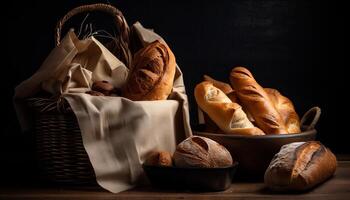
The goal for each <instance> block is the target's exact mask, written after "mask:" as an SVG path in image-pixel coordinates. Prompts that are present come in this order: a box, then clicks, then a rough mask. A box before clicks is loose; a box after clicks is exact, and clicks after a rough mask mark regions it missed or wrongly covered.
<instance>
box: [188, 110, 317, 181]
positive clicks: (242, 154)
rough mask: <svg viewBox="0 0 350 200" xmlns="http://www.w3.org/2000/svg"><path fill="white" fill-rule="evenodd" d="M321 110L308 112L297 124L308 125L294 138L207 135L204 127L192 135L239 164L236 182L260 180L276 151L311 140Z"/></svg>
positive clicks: (314, 135) (280, 136)
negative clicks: (226, 152)
mask: <svg viewBox="0 0 350 200" xmlns="http://www.w3.org/2000/svg"><path fill="white" fill-rule="evenodd" d="M320 113H321V110H320V109H319V108H318V107H315V108H312V109H310V110H309V111H308V112H307V113H305V115H304V116H303V118H302V120H301V124H305V122H306V121H308V120H309V119H312V120H311V121H312V122H311V123H310V125H308V126H306V125H303V126H302V132H301V133H297V134H282V135H262V136H243V135H227V134H218V133H210V132H206V131H205V125H204V124H201V125H198V126H197V127H196V128H195V130H194V135H199V136H203V137H207V138H210V139H212V140H214V141H216V142H218V143H220V144H221V145H223V146H225V147H226V148H227V149H228V150H229V151H230V153H231V155H232V157H233V159H234V160H236V161H238V162H239V167H238V169H237V179H241V180H262V179H263V176H264V173H265V170H266V168H267V167H268V165H269V164H270V162H271V160H272V158H273V156H274V155H275V154H276V153H278V151H279V150H280V148H281V147H282V146H283V145H285V144H289V143H292V142H304V141H310V140H315V138H316V133H317V131H316V129H315V128H314V126H315V124H316V123H317V121H318V119H319V117H320Z"/></svg>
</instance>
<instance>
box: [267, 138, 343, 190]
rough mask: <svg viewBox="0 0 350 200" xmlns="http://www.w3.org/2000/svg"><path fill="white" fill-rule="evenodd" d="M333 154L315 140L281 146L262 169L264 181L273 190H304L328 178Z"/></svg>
mask: <svg viewBox="0 0 350 200" xmlns="http://www.w3.org/2000/svg"><path fill="white" fill-rule="evenodd" d="M336 167H337V161H336V157H335V156H334V154H333V153H332V152H331V151H330V150H329V149H327V148H326V147H325V146H323V145H322V144H321V143H319V142H316V141H311V142H295V143H291V144H287V145H284V146H283V147H282V148H281V150H280V152H279V153H278V154H276V155H275V157H274V158H273V159H272V161H271V163H270V166H269V167H268V169H267V170H266V172H265V184H266V185H267V186H269V187H270V188H272V189H275V190H306V189H309V188H312V187H314V186H315V185H317V184H319V183H322V182H323V181H325V180H326V179H328V178H329V177H331V176H332V175H333V174H334V172H335V170H336Z"/></svg>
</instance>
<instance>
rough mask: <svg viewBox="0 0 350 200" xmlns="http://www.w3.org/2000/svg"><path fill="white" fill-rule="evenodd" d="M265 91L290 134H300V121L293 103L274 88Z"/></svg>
mask: <svg viewBox="0 0 350 200" xmlns="http://www.w3.org/2000/svg"><path fill="white" fill-rule="evenodd" d="M264 90H265V91H266V93H267V94H268V96H269V97H270V99H271V101H272V103H273V104H274V105H275V108H276V109H277V111H278V113H279V114H280V115H281V117H282V120H283V121H284V123H285V126H286V128H287V131H288V133H300V132H301V131H300V119H299V116H298V114H297V112H296V111H295V109H294V105H293V103H292V101H290V100H289V99H288V98H287V97H285V96H283V95H282V94H281V93H280V92H279V91H278V90H275V89H272V88H264Z"/></svg>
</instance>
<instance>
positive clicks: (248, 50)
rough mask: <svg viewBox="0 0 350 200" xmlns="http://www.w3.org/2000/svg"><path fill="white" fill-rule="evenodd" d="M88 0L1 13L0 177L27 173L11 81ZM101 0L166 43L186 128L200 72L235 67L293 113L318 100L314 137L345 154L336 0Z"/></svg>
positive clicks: (25, 73) (30, 164)
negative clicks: (179, 82)
mask: <svg viewBox="0 0 350 200" xmlns="http://www.w3.org/2000/svg"><path fill="white" fill-rule="evenodd" d="M94 2H98V1H82V0H75V1H71V0H56V1H42V2H40V1H23V2H19V1H13V3H10V4H9V5H6V6H4V8H3V9H2V10H3V11H2V12H3V13H2V14H5V15H6V16H5V18H3V19H4V20H2V21H3V24H2V27H4V28H2V29H3V30H2V33H5V37H2V38H1V43H2V45H1V46H2V50H3V51H4V53H2V56H4V57H3V58H2V61H5V63H2V64H1V66H2V67H1V68H2V70H3V74H6V75H3V76H2V78H5V79H6V81H3V84H2V91H5V92H3V94H4V95H3V96H5V97H3V100H4V104H3V107H2V109H3V110H4V112H3V117H4V119H3V120H2V121H3V123H2V131H1V133H0V134H1V138H0V159H1V161H0V169H1V170H0V172H1V174H2V175H1V177H0V179H2V180H6V179H9V178H11V179H12V180H15V181H14V182H18V180H20V182H23V181H25V180H30V178H32V177H35V174H36V173H35V164H34V160H35V159H34V158H35V156H34V150H33V149H34V147H33V143H32V136H31V135H30V134H22V133H21V131H20V128H19V124H18V122H17V119H16V115H15V112H14V109H13V105H12V96H13V91H14V87H15V86H16V85H17V84H19V83H20V82H21V81H22V80H24V79H26V78H28V77H29V76H31V74H33V73H34V72H35V71H36V69H38V67H39V66H40V64H41V63H42V62H43V60H44V59H45V57H46V56H47V55H48V54H49V52H50V50H51V49H52V48H53V47H54V27H55V25H56V22H57V21H58V20H59V18H60V17H62V16H63V15H64V14H65V13H66V12H67V11H69V10H70V9H72V8H73V7H75V6H78V5H82V4H86V3H94ZM99 2H106V1H99ZM110 3H111V4H112V5H114V6H116V7H117V8H119V9H120V10H121V11H122V12H123V13H124V16H125V18H126V19H127V21H128V23H129V25H131V24H132V23H134V22H136V21H140V22H141V23H142V24H143V25H144V26H145V27H148V28H153V29H154V30H155V31H156V32H157V33H158V34H160V35H161V36H162V37H163V38H164V39H165V40H166V41H167V43H168V44H169V45H170V47H171V48H172V50H173V52H174V53H175V55H176V59H177V63H178V64H179V66H180V67H181V69H182V71H183V72H184V79H185V84H186V89H187V94H188V96H189V101H190V105H191V121H192V124H195V123H196V120H197V119H196V104H195V101H194V98H193V89H194V86H195V85H196V84H197V83H199V82H200V81H201V78H202V75H203V74H209V75H211V76H212V77H214V78H217V79H219V80H224V81H228V74H229V72H230V70H231V69H232V67H234V66H237V65H242V66H246V67H248V68H249V69H250V70H251V71H252V73H253V74H254V75H255V77H256V79H257V80H258V81H259V83H260V84H261V85H263V86H264V87H273V88H276V89H278V90H280V91H281V92H282V93H283V94H284V95H286V96H287V97H289V98H290V99H291V100H292V101H293V102H294V105H295V107H296V110H297V111H298V113H299V115H302V114H303V113H304V112H306V111H307V110H308V109H309V108H310V107H312V106H316V105H317V106H320V107H321V108H322V116H321V120H320V122H319V124H318V127H317V128H318V140H320V141H321V142H323V143H324V144H325V145H327V146H329V147H330V148H331V149H332V150H333V151H334V152H335V153H338V154H343V153H350V148H349V144H348V141H347V138H348V134H349V133H348V131H347V130H348V128H347V124H348V123H347V121H348V119H347V118H348V117H347V113H348V107H347V104H348V102H347V101H348V100H347V99H348V98H347V97H345V95H347V89H346V88H345V84H346V82H347V80H346V78H347V75H346V72H345V53H344V49H345V48H344V46H345V45H344V43H345V37H344V32H345V31H344V29H345V20H344V12H343V10H344V7H345V6H344V5H341V3H340V1H317V0H314V1H285V0H281V1H279V0H256V1H252V0H247V1H234V0H223V1H208V2H206V1H151V0H148V1H122V0H116V1H110ZM80 20H81V19H80ZM4 43H5V44H6V45H3V44H4ZM4 120H5V121H4ZM33 171H34V172H33Z"/></svg>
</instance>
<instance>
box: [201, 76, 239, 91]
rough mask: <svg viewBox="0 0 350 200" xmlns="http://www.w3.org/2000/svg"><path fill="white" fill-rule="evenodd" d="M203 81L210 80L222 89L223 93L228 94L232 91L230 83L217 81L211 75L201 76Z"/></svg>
mask: <svg viewBox="0 0 350 200" xmlns="http://www.w3.org/2000/svg"><path fill="white" fill-rule="evenodd" d="M203 79H204V81H209V82H211V83H212V84H213V85H214V86H215V87H217V88H219V89H220V90H221V91H223V92H224V93H225V94H229V93H231V92H232V91H233V89H232V87H231V85H230V84H227V83H225V82H222V81H218V80H215V79H213V78H212V77H210V76H208V75H204V76H203Z"/></svg>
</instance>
